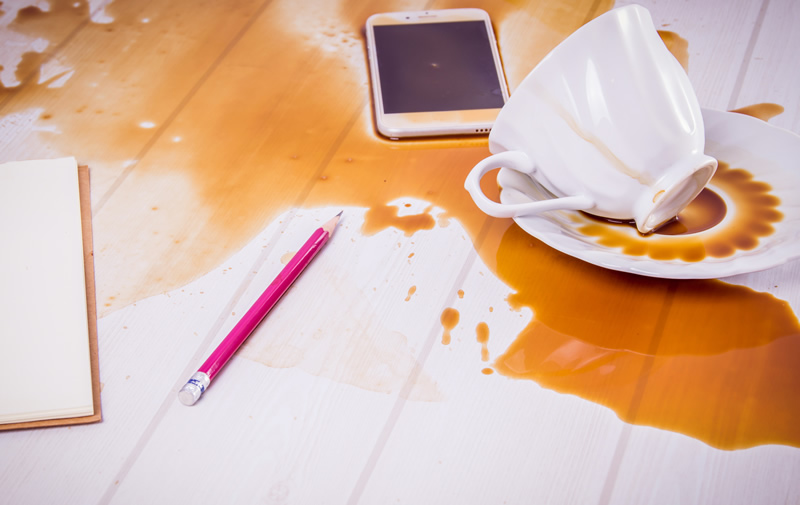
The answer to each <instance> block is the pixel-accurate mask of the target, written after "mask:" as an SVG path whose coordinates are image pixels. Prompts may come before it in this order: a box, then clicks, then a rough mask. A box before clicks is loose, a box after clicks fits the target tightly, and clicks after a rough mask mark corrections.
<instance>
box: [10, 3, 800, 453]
mask: <svg viewBox="0 0 800 505" xmlns="http://www.w3.org/2000/svg"><path fill="white" fill-rule="evenodd" d="M612 4H613V3H612V2H611V1H608V0H600V1H599V2H598V1H595V0H577V1H570V2H567V1H566V0H553V1H547V2H545V1H537V0H534V1H531V2H527V3H525V4H514V3H511V2H494V1H489V0H477V1H475V2H472V3H471V5H472V6H475V7H480V8H484V9H485V10H487V11H488V12H489V13H490V15H491V16H492V18H493V21H494V27H495V30H496V33H497V36H498V42H499V47H500V51H501V54H502V56H503V61H504V66H505V69H506V75H507V78H508V82H509V86H510V88H511V89H512V90H513V89H514V88H515V86H516V85H518V84H519V82H520V81H521V80H522V79H523V78H524V77H525V75H526V74H527V73H528V71H529V70H530V69H531V68H533V67H534V66H535V65H536V63H538V61H539V60H540V59H541V58H542V57H544V56H545V55H546V54H547V53H548V52H549V51H550V50H551V49H552V48H553V47H555V46H556V45H557V44H558V43H559V42H561V40H563V39H564V38H566V37H567V36H568V35H569V34H570V33H572V32H573V31H574V30H575V29H577V28H578V27H580V26H581V25H582V24H584V23H585V22H586V21H587V20H589V19H591V18H593V17H595V16H597V15H599V14H601V13H603V12H605V11H606V10H608V9H609V8H610V7H611V6H612ZM455 6H457V5H456V2H455V1H442V2H437V3H436V4H435V5H434V7H436V8H446V7H455ZM391 7H392V6H391V5H388V4H386V3H384V2H380V1H373V0H367V1H364V2H358V3H355V4H353V3H347V2H343V1H340V2H329V1H327V0H309V1H308V2H304V3H302V5H301V4H299V3H297V2H292V1H290V0H273V1H272V2H269V3H264V2H261V1H256V0H252V1H243V2H238V3H236V4H235V6H234V5H229V4H226V3H225V2H218V3H210V4H208V5H205V6H204V8H203V9H197V8H196V6H195V4H194V3H193V2H189V1H188V0H174V1H172V2H149V3H143V2H114V3H112V4H111V9H112V10H113V13H112V14H113V18H114V22H113V26H103V25H98V24H96V23H89V22H85V21H86V18H85V17H84V18H82V19H78V16H74V15H73V14H67V13H66V12H63V13H62V12H61V11H54V12H53V13H44V14H43V15H38V14H37V15H36V19H28V20H25V21H24V22H20V23H17V26H15V27H14V30H16V31H24V32H25V33H30V34H32V35H36V36H42V37H44V38H46V39H47V40H48V41H49V44H50V45H49V47H51V48H57V47H58V48H59V50H58V53H57V54H54V55H53V57H58V58H63V61H68V62H71V65H73V66H74V68H75V74H74V76H72V77H71V78H70V79H69V80H68V81H67V82H66V83H65V84H64V85H63V86H62V87H60V88H48V87H47V86H46V85H41V84H39V83H38V82H37V79H36V78H35V72H37V67H38V65H39V64H40V62H41V61H40V60H39V58H41V56H40V55H39V53H36V54H31V55H29V56H26V57H27V58H28V59H29V62H28V63H24V62H23V64H21V66H22V67H24V68H17V69H16V72H17V75H18V76H19V77H20V80H21V81H22V82H23V83H22V85H20V86H19V87H18V88H15V89H14V90H12V91H4V92H3V93H4V94H2V95H0V99H2V102H0V114H2V115H3V116H4V117H6V116H14V117H16V116H19V117H22V118H33V119H31V120H30V121H31V126H30V127H25V128H28V129H25V128H23V127H22V126H19V135H18V136H17V137H16V138H15V142H16V143H15V144H14V145H11V146H10V147H9V149H7V150H5V151H3V153H4V156H9V157H21V156H22V155H24V154H26V153H29V152H40V151H44V150H45V148H46V149H47V152H60V153H62V154H63V155H72V154H74V155H77V156H79V157H80V158H81V161H82V162H85V163H88V164H90V166H91V167H92V188H93V194H92V199H93V205H94V210H95V216H94V223H93V224H94V230H95V231H94V234H95V260H96V261H95V264H96V269H97V272H98V276H97V283H98V285H97V288H98V297H99V299H102V300H112V298H111V297H112V296H113V297H114V298H113V306H111V307H109V308H107V309H106V310H105V312H104V313H105V314H108V313H109V312H110V311H112V310H117V309H119V308H121V307H124V306H126V305H128V304H130V303H133V302H135V301H137V300H140V299H143V298H146V297H148V296H150V295H154V294H158V293H162V292H167V291H170V290H173V289H176V288H179V287H180V286H183V285H185V284H187V283H189V282H191V281H192V280H194V279H196V278H198V277H200V276H201V275H203V274H204V273H206V272H209V271H211V270H212V269H214V268H216V267H217V266H218V265H220V264H222V263H223V261H224V260H225V259H226V258H228V257H230V256H231V255H233V254H234V253H236V252H237V251H239V250H241V249H242V248H243V247H244V246H245V245H247V244H248V243H249V242H250V241H251V240H252V238H253V237H255V236H256V235H257V234H258V233H259V232H260V231H261V230H263V229H264V227H265V223H270V222H272V221H274V220H275V219H277V218H278V216H280V215H281V214H282V213H284V212H286V211H288V210H289V209H293V208H298V207H300V208H315V207H320V206H327V205H334V204H335V205H337V206H352V207H358V208H364V209H368V211H367V215H366V216H365V224H364V228H363V233H364V234H366V235H370V234H374V233H377V232H380V231H381V230H384V229H386V228H396V229H398V230H400V231H402V232H403V233H405V234H407V235H413V234H414V233H415V232H417V231H421V230H434V229H435V228H436V226H437V225H439V226H443V224H441V223H446V222H447V220H448V219H456V220H458V222H459V224H460V225H461V226H462V227H463V228H464V229H465V230H466V233H465V235H466V237H465V240H470V241H471V242H472V243H473V244H474V247H475V249H476V250H477V252H478V253H479V256H480V259H481V260H482V262H483V265H485V266H486V269H487V271H488V272H494V273H495V274H496V275H497V276H498V277H499V278H500V279H501V280H502V281H503V282H505V283H506V284H507V285H508V286H509V287H511V288H512V289H513V290H515V292H516V293H515V294H514V295H512V296H511V297H510V298H509V303H510V304H511V305H512V306H513V307H528V308H530V309H531V311H532V312H533V313H534V314H535V319H534V320H533V321H532V322H531V323H530V324H529V325H528V327H527V328H526V329H525V330H524V331H523V332H522V333H521V334H520V335H519V336H518V337H517V339H516V341H515V343H514V344H513V345H512V346H511V347H510V348H509V349H508V350H507V351H506V352H505V353H504V354H503V355H502V356H500V357H499V358H498V359H497V362H496V364H495V369H496V370H497V371H498V372H499V373H502V374H504V375H508V376H511V377H517V378H521V379H531V380H535V381H537V382H538V383H540V384H541V385H542V386H543V387H546V388H550V389H553V390H555V391H561V392H564V393H568V394H574V395H576V396H579V397H581V398H584V399H586V400H589V401H592V402H596V403H598V404H600V405H604V406H606V407H608V408H610V409H612V410H613V411H614V412H616V413H617V415H618V416H619V417H620V418H621V419H623V420H625V421H626V422H630V423H635V424H643V425H648V426H656V427H659V428H662V429H666V430H672V431H677V432H679V433H684V434H686V435H689V436H692V437H695V438H697V439H699V440H701V441H703V442H706V443H708V444H710V445H712V446H714V447H720V448H728V449H731V448H739V447H750V446H753V445H759V444H767V443H776V444H785V445H793V446H800V433H798V430H799V429H800V428H798V426H800V422H797V420H798V417H800V416H798V406H797V404H798V402H796V401H795V396H796V391H797V390H798V389H799V386H800V384H798V382H799V381H800V379H798V376H799V375H800V374H798V373H797V372H796V371H795V369H796V367H795V365H796V363H797V362H798V359H799V358H800V355H798V344H797V341H798V334H800V331H799V330H798V323H797V319H796V317H795V316H794V314H793V313H792V312H791V309H790V308H789V306H788V305H787V304H786V303H785V302H783V301H781V300H778V299H776V298H774V297H772V296H770V295H768V294H764V293H757V292H755V291H752V290H750V289H747V288H742V287H738V286H732V285H729V284H725V283H723V282H719V281H663V280H658V279H651V278H640V277H635V276H632V275H628V274H622V273H617V272H611V271H607V270H603V269H601V268H598V267H594V266H592V265H588V264H585V263H583V262H581V261H578V260H575V259H573V258H570V257H568V256H566V255H564V254H561V253H559V252H556V251H554V250H552V249H550V248H548V247H547V246H545V245H543V244H542V243H541V242H539V241H537V240H535V239H533V238H532V237H530V236H529V235H527V234H526V233H524V232H523V231H522V230H520V229H519V228H518V227H517V226H516V225H514V224H513V222H512V221H511V220H505V219H492V218H488V217H487V216H485V215H484V214H482V213H481V212H480V211H479V210H478V209H477V208H476V207H475V205H474V203H473V202H472V200H471V199H470V197H469V196H468V194H467V193H466V192H465V191H464V190H463V187H462V186H463V181H464V178H465V177H466V174H467V172H468V171H469V169H470V168H471V167H472V166H474V164H475V163H477V162H478V161H479V160H481V159H482V158H484V157H485V156H486V155H487V154H488V150H487V147H486V145H487V142H486V138H485V137H477V138H443V139H418V140H409V141H400V142H392V141H388V140H386V139H383V138H381V137H380V136H379V135H377V134H376V132H375V131H374V127H373V120H372V110H371V105H370V104H371V102H370V100H371V99H370V91H369V88H368V85H367V82H368V69H367V65H366V60H365V51H364V43H363V39H362V37H361V29H362V27H363V24H364V21H365V20H366V18H367V17H368V15H369V14H372V13H374V12H380V11H382V10H386V9H387V8H391ZM404 8H408V9H410V10H414V9H417V10H419V9H425V8H432V7H431V5H429V3H428V2H416V3H415V2H411V3H408V4H404ZM175 12H180V13H181V21H180V23H176V22H175V16H174V15H173V14H174V13H175ZM84 16H85V14H84ZM253 16H257V19H255V21H254V22H253V24H252V25H248V23H249V22H250V21H251V20H252V18H253ZM145 17H146V18H148V19H149V20H150V22H148V23H143V18H145ZM44 20H48V23H49V27H48V28H42V29H43V30H44V31H45V32H46V33H41V34H39V33H34V27H35V23H43V22H44ZM82 23H83V24H82ZM39 26H42V27H43V26H44V25H43V24H42V25H39ZM209 26H214V29H213V30H209V29H208V27H209ZM107 28H113V30H112V31H108V30H107ZM36 30H38V28H37V29H36ZM62 43H64V44H63V46H62V45H61V44H62ZM668 46H669V44H668ZM670 50H671V51H673V54H674V53H675V50H674V49H670ZM677 57H678V59H679V61H680V60H681V56H677ZM276 69H280V71H276ZM25 76H29V77H28V78H27V79H22V77H25ZM31 76H32V77H31ZM762 109H763V107H762ZM45 110H46V111H47V114H49V115H50V116H51V118H50V119H47V120H46V121H47V123H46V124H47V126H48V127H52V128H53V131H58V132H59V133H50V132H42V131H39V130H37V129H36V128H37V127H40V126H42V122H41V121H44V120H43V119H41V118H40V116H41V114H42V112H43V111H45ZM97 111H102V113H97ZM145 123H146V124H148V125H149V124H152V125H154V127H152V128H143V127H142V126H140V125H142V124H145ZM18 146H23V147H24V149H23V147H18ZM37 149H38V151H37ZM747 168H748V167H742V169H744V170H746V169H747ZM737 170H739V169H738V168H733V169H731V172H736V171H737ZM745 175H746V174H745ZM745 179H746V177H745ZM492 180H493V178H492V175H489V176H488V177H485V178H484V181H483V182H482V185H483V187H484V190H485V192H486V193H487V195H489V196H491V197H493V198H495V199H497V198H496V197H497V195H498V193H499V191H498V188H497V187H496V184H494V183H492V182H491V181H492ZM753 182H755V183H757V181H753ZM737 184H738V183H737ZM734 185H735V184H734ZM405 198H415V199H418V200H422V201H425V202H429V203H430V205H431V206H432V207H431V208H429V209H428V210H426V211H424V212H422V213H419V214H416V215H412V216H407V215H404V216H400V215H399V210H400V208H399V207H398V206H395V205H392V204H391V202H396V201H397V200H398V199H405ZM153 207H158V208H159V212H158V219H154V217H153V212H152V211H151V210H150V209H151V208H153ZM432 208H437V209H443V212H442V213H441V214H439V216H440V217H439V221H438V223H437V221H436V219H435V218H434V216H433V215H432V212H433V211H432V210H431V209H432ZM587 219H588V218H587ZM587 224H588V223H587ZM662 238H664V237H660V238H659V240H660V239H662ZM337 298H343V297H337V296H332V297H331V299H333V300H336V299H337ZM364 298H367V297H364ZM347 300H348V301H350V298H348V299H347ZM495 306H496V304H495ZM492 310H493V307H489V312H492ZM341 313H347V314H350V317H349V318H340V320H337V321H335V322H336V324H337V325H338V326H336V328H338V330H341V331H342V335H344V337H341V338H338V339H334V338H329V336H330V335H329V334H328V333H318V332H317V329H318V328H328V329H329V326H330V323H331V321H324V322H319V321H316V322H315V321H310V322H309V326H308V327H307V328H306V329H305V330H304V331H303V332H298V333H297V334H294V335H277V339H276V338H275V337H276V336H274V335H271V338H269V339H258V338H256V339H250V340H249V341H248V343H247V344H246V345H245V347H243V348H242V350H241V355H242V356H243V357H246V358H248V359H253V360H257V361H259V362H262V363H264V364H266V365H268V366H274V367H290V366H291V367H298V368H301V369H303V370H305V371H307V372H308V373H311V374H314V375H320V376H326V377H330V378H331V379H333V380H337V381H341V382H346V383H350V384H353V385H356V386H358V387H362V388H367V389H369V388H371V389H372V390H375V391H381V392H391V391H398V390H399V388H402V387H403V384H404V381H405V380H406V379H407V377H408V376H409V374H410V373H411V371H412V370H414V369H415V368H416V367H418V366H419V364H418V363H417V362H416V358H415V355H414V354H413V353H412V352H410V350H409V345H408V341H407V339H406V337H405V336H403V335H399V334H397V333H396V332H392V331H389V330H387V329H385V328H381V327H380V325H379V324H378V322H379V321H380V318H379V317H376V316H375V314H373V309H371V308H369V307H366V306H365V307H363V308H362V310H361V311H360V312H359V311H356V312H355V313H354V312H353V311H352V310H351V308H350V307H344V308H343V309H342V311H341ZM102 315H103V314H101V316H102ZM578 315H579V316H578ZM458 318H459V313H458V311H456V310H455V309H452V308H448V309H445V310H444V311H443V312H442V317H441V323H442V326H443V328H444V333H445V335H446V338H445V335H443V337H442V342H443V343H445V344H446V343H449V341H450V338H451V337H450V332H451V330H452V329H453V328H455V326H456V325H457V324H458ZM454 320H455V321H454ZM338 330H337V331H338ZM326 331H327V330H326ZM445 340H446V341H447V342H445ZM310 349H315V350H318V351H320V350H321V351H320V352H319V353H318V354H314V353H311V352H310V351H309V350H310ZM397 356H401V359H397ZM492 372H493V370H492V368H484V369H483V370H482V373H484V374H487V375H488V374H491V373H492ZM376 377H381V378H382V379H381V380H376ZM421 377H422V378H421V379H420V381H421V382H420V383H423V384H427V386H425V387H415V388H413V391H421V394H422V396H423V397H424V398H426V399H434V398H437V397H438V396H439V395H438V391H437V390H436V386H435V381H433V379H432V378H430V377H427V376H426V375H425V374H424V373H423V374H421ZM415 394H416V393H415Z"/></svg>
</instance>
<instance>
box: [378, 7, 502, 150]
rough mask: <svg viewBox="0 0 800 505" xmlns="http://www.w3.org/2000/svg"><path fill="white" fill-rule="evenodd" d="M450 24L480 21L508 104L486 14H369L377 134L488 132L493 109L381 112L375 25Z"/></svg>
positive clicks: (466, 11) (458, 11)
mask: <svg viewBox="0 0 800 505" xmlns="http://www.w3.org/2000/svg"><path fill="white" fill-rule="evenodd" d="M454 21H483V22H484V23H485V25H486V30H487V35H488V38H489V44H490V46H491V50H492V56H493V59H494V64H495V70H496V71H497V80H498V82H499V83H500V89H501V91H502V93H503V102H504V103H505V102H506V101H507V100H508V86H507V85H506V80H505V75H504V73H503V65H502V62H501V60H500V53H499V52H498V50H497V42H496V40H495V35H494V30H493V29H492V23H491V20H490V19H489V14H488V13H487V12H486V11H484V10H482V9H471V8H466V9H441V10H429V11H410V12H389V13H381V14H373V15H372V16H370V17H369V19H367V23H366V32H367V33H366V35H367V53H368V58H369V66H370V79H371V81H372V93H373V106H374V110H375V123H376V127H377V129H378V131H379V132H380V133H381V134H383V135H385V136H387V137H389V138H391V139H398V138H403V137H424V136H437V135H476V134H477V135H481V134H487V133H489V132H490V131H491V129H492V126H493V124H494V120H495V119H496V118H497V114H498V113H499V112H500V108H496V109H471V110H455V111H431V112H411V113H397V114H386V113H385V112H384V110H383V99H382V95H381V85H380V78H379V77H380V75H379V71H378V62H377V54H376V51H375V35H374V31H373V27H375V26H378V25H397V24H421V23H443V22H454Z"/></svg>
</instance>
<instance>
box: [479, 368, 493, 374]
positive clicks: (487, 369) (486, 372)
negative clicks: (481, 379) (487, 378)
mask: <svg viewBox="0 0 800 505" xmlns="http://www.w3.org/2000/svg"><path fill="white" fill-rule="evenodd" d="M481 373H482V374H483V375H492V374H493V373H494V370H492V369H491V368H484V369H482V370H481Z"/></svg>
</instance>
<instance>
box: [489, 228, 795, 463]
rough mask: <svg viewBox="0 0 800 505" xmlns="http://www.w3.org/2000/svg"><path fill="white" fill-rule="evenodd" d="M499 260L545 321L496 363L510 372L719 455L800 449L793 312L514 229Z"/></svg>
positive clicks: (739, 291)
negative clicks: (580, 255) (620, 266)
mask: <svg viewBox="0 0 800 505" xmlns="http://www.w3.org/2000/svg"><path fill="white" fill-rule="evenodd" d="M497 255H498V271H497V274H498V276H499V277H500V278H501V279H502V280H503V281H504V282H506V283H507V284H508V285H509V287H511V288H512V289H513V290H515V291H516V292H515V293H514V294H512V295H511V296H510V297H509V300H508V301H509V303H510V304H511V305H512V307H515V308H521V307H530V308H532V309H533V310H534V311H535V314H536V316H535V318H534V320H533V321H531V323H530V324H529V325H528V326H527V327H526V328H525V330H524V331H523V332H522V333H520V335H519V336H518V337H517V339H516V341H515V342H514V343H513V344H512V345H511V346H510V347H509V348H508V350H506V351H505V353H503V355H502V356H500V357H499V358H497V361H496V363H495V364H494V368H495V369H496V370H497V371H498V372H500V373H501V374H503V375H507V376H510V377H516V378H524V379H531V380H534V381H536V382H537V383H539V384H540V385H542V386H543V387H546V388H548V389H553V390H555V391H560V392H562V393H567V394H575V395H577V396H580V397H581V398H585V399H588V400H590V401H593V402H596V403H599V404H601V405H605V406H607V407H609V408H610V409H612V410H613V411H614V412H615V413H616V414H617V415H618V416H619V418H620V419H622V420H623V421H626V422H629V423H633V424H642V425H647V426H654V427H658V428H662V429H666V430H670V431H676V432H679V433H684V434H686V435H689V436H692V437H694V438H697V439H699V440H702V441H703V442H705V443H707V444H709V445H711V446H713V447H717V448H720V449H741V448H746V447H753V446H756V445H762V444H771V443H780V444H786V445H792V446H795V447H800V423H798V422H797V419H798V416H800V406H798V403H797V402H795V401H794V400H793V398H794V395H795V392H796V391H797V390H798V388H800V374H798V373H797V372H796V365H795V364H796V362H797V359H798V358H800V324H798V320H797V317H796V316H795V315H794V313H793V312H792V309H791V307H790V306H789V304H788V303H786V302H784V301H782V300H778V299H776V298H775V297H773V296H772V295H769V294H767V293H758V292H755V291H753V290H751V289H749V288H746V287H741V286H733V285H729V284H725V283H723V282H721V281H676V280H663V279H649V278H644V277H639V276H635V275H630V274H625V273H621V272H614V271H611V270H606V269H602V268H598V267H595V266H592V265H589V264H587V263H584V262H581V261H579V260H576V259H574V258H571V257H569V256H566V255H563V254H560V253H558V252H557V251H555V250H553V249H550V248H549V247H547V246H545V245H544V244H542V243H540V242H538V241H536V240H535V239H533V238H531V237H530V236H529V235H527V234H526V233H525V232H524V231H522V230H521V229H520V228H519V227H517V226H516V225H514V226H511V227H509V229H508V231H507V232H506V234H505V236H504V237H503V240H502V242H501V244H500V247H499V249H498V251H497ZM525 259H526V260H525Z"/></svg>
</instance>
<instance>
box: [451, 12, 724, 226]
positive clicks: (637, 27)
mask: <svg viewBox="0 0 800 505" xmlns="http://www.w3.org/2000/svg"><path fill="white" fill-rule="evenodd" d="M704 148H705V131H704V129H703V118H702V115H701V113H700V106H699V104H698V102H697V97H696V96H695V94H694V90H693V89H692V86H691V83H690V82H689V78H688V76H687V75H686V73H685V72H684V70H683V68H682V67H681V65H680V63H678V61H677V60H676V59H675V58H674V57H673V56H672V54H670V52H669V51H668V50H667V48H666V46H665V45H664V43H663V42H662V41H661V38H660V37H659V35H658V32H657V31H656V29H655V26H654V25H653V21H652V19H651V17H650V14H649V12H648V11H647V10H646V9H645V8H643V7H641V6H638V5H630V6H627V7H622V8H618V9H613V10H611V11H609V12H607V13H605V14H603V15H601V16H599V17H598V18H596V19H594V20H593V21H590V22H589V23H587V24H586V25H584V26H582V27H581V28H579V29H578V30H576V31H575V33H573V34H572V35H570V36H569V37H568V38H567V39H566V40H564V41H563V42H562V43H561V44H560V45H558V46H557V47H556V48H555V49H554V50H553V51H551V52H550V54H548V55H547V56H546V57H545V58H544V59H543V60H542V61H541V62H540V63H539V64H538V65H537V66H536V67H535V68H534V69H533V70H532V71H531V73H530V74H528V76H527V77H526V78H525V79H524V80H523V81H522V83H521V84H520V85H519V87H518V88H517V89H516V90H515V91H514V92H513V93H512V94H511V98H510V99H509V100H508V102H507V103H506V105H505V106H504V107H503V109H502V110H501V111H500V114H499V115H498V117H497V120H496V121H495V125H494V127H493V128H492V132H491V134H490V135H489V150H490V151H491V152H492V153H494V154H493V155H492V156H489V157H488V158H486V159H484V160H482V161H481V162H479V163H478V164H477V165H476V166H475V167H474V168H473V169H472V171H471V172H470V174H469V175H468V176H467V180H466V182H465V184H464V186H465V188H466V189H467V191H469V193H470V195H471V196H472V198H473V200H474V201H475V203H476V204H477V205H478V207H479V208H480V209H481V210H482V211H484V212H485V213H487V214H489V215H491V216H494V217H520V216H525V215H530V214H537V213H540V212H544V211H549V210H558V209H565V210H583V211H586V212H588V213H591V214H595V215H598V216H601V217H606V218H611V219H619V220H631V219H632V220H634V221H635V222H636V227H637V228H638V229H639V231H640V232H642V233H649V232H651V231H653V230H655V229H656V228H658V227H659V226H661V225H662V224H664V223H666V222H667V221H669V220H671V219H672V218H674V217H675V216H677V215H678V213H679V212H680V211H681V210H683V208H684V207H686V206H687V205H688V204H689V203H691V201H692V200H694V198H695V197H696V196H697V195H698V194H699V193H700V191H702V190H703V188H704V187H705V185H706V184H707V183H708V181H709V180H710V179H711V177H712V176H713V175H714V172H715V171H716V168H717V160H715V159H714V158H712V157H710V156H707V155H705V154H704V153H703V150H704ZM501 167H505V168H508V169H512V170H515V171H518V172H521V173H523V174H526V175H528V176H529V177H531V178H533V179H534V180H535V181H536V182H538V183H539V184H540V185H542V186H543V187H544V188H546V189H547V190H548V191H549V192H550V193H552V194H553V197H554V198H552V199H547V200H540V201H536V202H530V203H525V204H518V205H507V204H502V203H498V202H495V201H493V200H491V199H489V198H488V197H486V195H485V194H484V193H483V191H482V190H481V187H480V180H481V178H482V177H483V176H484V175H486V173H488V172H489V171H491V170H493V169H495V168H501Z"/></svg>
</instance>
